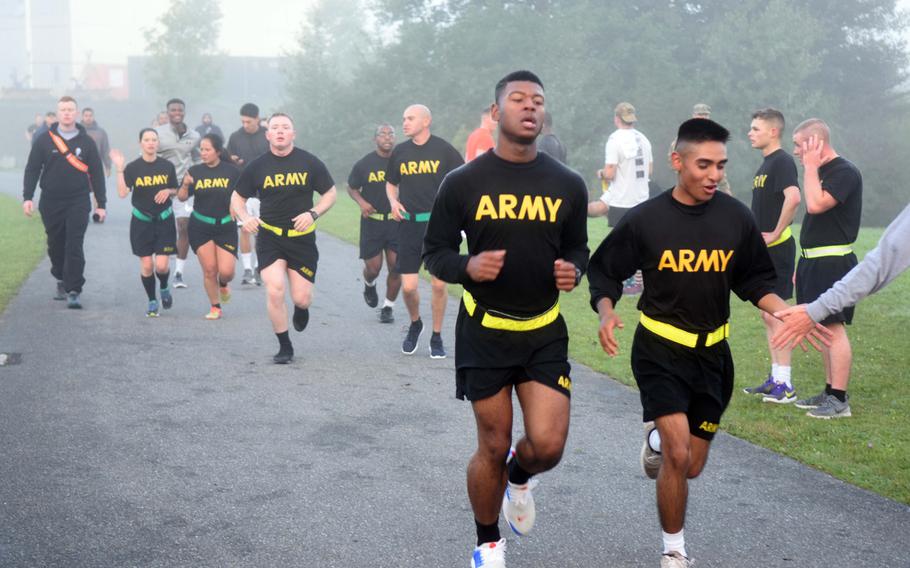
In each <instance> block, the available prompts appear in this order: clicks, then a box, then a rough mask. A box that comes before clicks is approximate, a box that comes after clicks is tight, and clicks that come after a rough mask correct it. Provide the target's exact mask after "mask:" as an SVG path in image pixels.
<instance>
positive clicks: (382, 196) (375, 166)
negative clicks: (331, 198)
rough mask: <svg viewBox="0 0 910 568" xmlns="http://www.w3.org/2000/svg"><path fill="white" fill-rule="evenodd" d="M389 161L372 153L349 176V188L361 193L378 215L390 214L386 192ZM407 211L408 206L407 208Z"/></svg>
mask: <svg viewBox="0 0 910 568" xmlns="http://www.w3.org/2000/svg"><path fill="white" fill-rule="evenodd" d="M388 165H389V159H388V158H383V157H382V156H380V155H379V154H378V153H377V152H370V153H369V154H367V155H366V156H364V157H363V158H361V159H360V161H359V162H357V163H356V164H354V167H353V168H351V173H350V175H349V176H348V187H350V188H351V189H355V190H358V191H360V194H361V195H362V196H363V198H364V199H365V200H366V202H367V203H369V204H370V205H372V206H373V209H375V210H376V212H377V213H389V212H390V211H391V206H390V205H389V197H388V195H386V191H385V170H386V167H387V166H388ZM405 208H406V209H407V206H405Z"/></svg>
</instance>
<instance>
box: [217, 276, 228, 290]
mask: <svg viewBox="0 0 910 568" xmlns="http://www.w3.org/2000/svg"><path fill="white" fill-rule="evenodd" d="M218 285H219V286H221V287H222V288H227V285H228V283H227V282H225V281H224V280H222V279H221V278H219V279H218Z"/></svg>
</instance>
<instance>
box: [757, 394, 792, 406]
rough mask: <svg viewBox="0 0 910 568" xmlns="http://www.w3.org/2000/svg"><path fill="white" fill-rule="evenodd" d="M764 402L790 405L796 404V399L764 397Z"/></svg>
mask: <svg viewBox="0 0 910 568" xmlns="http://www.w3.org/2000/svg"><path fill="white" fill-rule="evenodd" d="M761 401H762V402H773V403H774V404H790V403H792V402H796V397H795V396H791V397H790V398H774V397H770V396H765V397H762V399H761Z"/></svg>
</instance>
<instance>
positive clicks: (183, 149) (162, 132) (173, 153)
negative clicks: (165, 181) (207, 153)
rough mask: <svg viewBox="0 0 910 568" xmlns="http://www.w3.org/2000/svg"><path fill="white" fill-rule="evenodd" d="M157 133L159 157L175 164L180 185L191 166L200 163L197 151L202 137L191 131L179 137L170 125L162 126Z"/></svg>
mask: <svg viewBox="0 0 910 568" xmlns="http://www.w3.org/2000/svg"><path fill="white" fill-rule="evenodd" d="M155 132H157V133H158V156H159V157H161V158H164V159H165V160H167V161H169V162H170V163H172V164H174V168H175V169H176V170H177V182H178V183H180V182H181V181H182V180H183V176H184V175H186V171H187V170H188V169H190V166H192V165H193V164H197V163H199V160H197V159H196V156H195V150H196V147H197V146H198V145H199V140H200V138H201V136H199V133H198V132H196V131H195V130H191V129H187V131H186V132H184V134H183V136H178V135H177V131H176V130H174V127H173V126H171V125H170V124H162V125H161V126H159V127H158V128H156V129H155Z"/></svg>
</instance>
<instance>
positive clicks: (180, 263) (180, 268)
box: [175, 258, 186, 274]
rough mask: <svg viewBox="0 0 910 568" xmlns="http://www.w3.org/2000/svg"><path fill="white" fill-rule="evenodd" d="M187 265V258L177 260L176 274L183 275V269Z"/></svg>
mask: <svg viewBox="0 0 910 568" xmlns="http://www.w3.org/2000/svg"><path fill="white" fill-rule="evenodd" d="M185 265H186V259H185V258H178V259H177V268H176V269H175V271H176V272H179V273H180V274H183V267H184V266H185Z"/></svg>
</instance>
